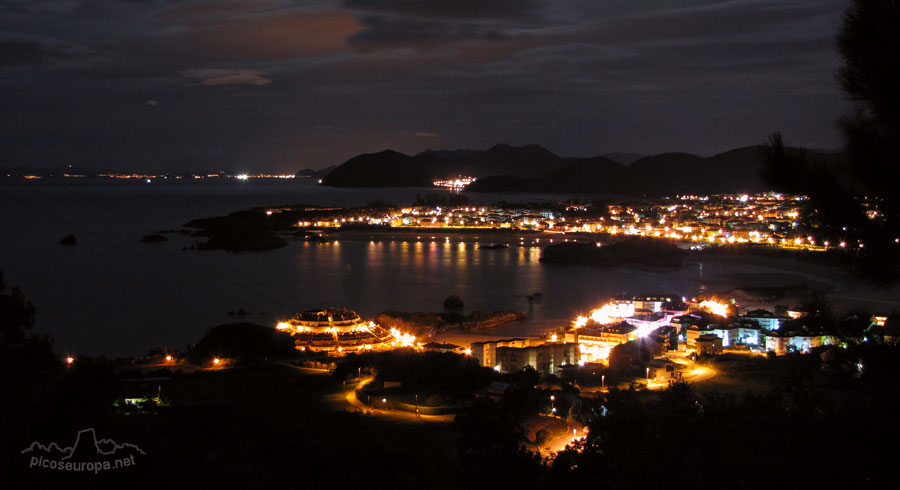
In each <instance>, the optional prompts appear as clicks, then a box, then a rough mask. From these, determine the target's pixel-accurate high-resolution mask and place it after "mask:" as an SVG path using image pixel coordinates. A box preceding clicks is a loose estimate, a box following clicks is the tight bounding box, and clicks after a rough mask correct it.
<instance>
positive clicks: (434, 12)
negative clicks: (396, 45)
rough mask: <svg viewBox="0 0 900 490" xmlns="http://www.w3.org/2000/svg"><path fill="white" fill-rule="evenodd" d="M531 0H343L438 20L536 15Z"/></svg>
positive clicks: (369, 8) (356, 6) (372, 9)
mask: <svg viewBox="0 0 900 490" xmlns="http://www.w3.org/2000/svg"><path fill="white" fill-rule="evenodd" d="M539 5H540V4H539V3H538V2H537V1H533V0H347V1H346V2H344V6H346V7H347V8H350V9H355V10H362V11H367V12H381V13H392V14H398V15H402V16H405V17H431V18H441V19H457V20H471V19H522V18H530V17H534V16H536V15H537V14H538V10H539V8H538V7H539Z"/></svg>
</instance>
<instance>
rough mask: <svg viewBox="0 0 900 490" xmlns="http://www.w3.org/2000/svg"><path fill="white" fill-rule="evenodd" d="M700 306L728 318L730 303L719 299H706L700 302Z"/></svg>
mask: <svg viewBox="0 0 900 490" xmlns="http://www.w3.org/2000/svg"><path fill="white" fill-rule="evenodd" d="M700 308H703V309H704V310H707V311H709V312H710V313H712V314H713V315H718V316H721V317H725V318H728V305H726V304H724V303H719V302H718V301H712V300H706V301H703V302H701V303H700Z"/></svg>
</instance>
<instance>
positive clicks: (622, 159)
mask: <svg viewBox="0 0 900 490" xmlns="http://www.w3.org/2000/svg"><path fill="white" fill-rule="evenodd" d="M602 156H604V157H606V158H609V159H610V160H612V161H614V162H616V163H621V164H622V165H631V164H632V163H634V162H636V161H638V160H640V159H641V158H644V157H645V156H647V155H639V154H637V153H621V152H614V153H605V154H603V155H602Z"/></svg>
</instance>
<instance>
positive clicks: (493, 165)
mask: <svg viewBox="0 0 900 490" xmlns="http://www.w3.org/2000/svg"><path fill="white" fill-rule="evenodd" d="M565 163H566V160H565V159H563V158H560V157H559V156H557V155H554V154H553V153H552V152H550V151H549V150H547V149H545V148H543V147H540V146H538V145H527V146H521V147H515V146H510V145H507V144H500V145H496V146H494V147H492V148H490V149H488V150H485V151H479V150H452V151H440V150H428V151H424V152H422V153H419V154H418V155H415V156H408V155H404V154H403V153H398V152H396V151H393V150H385V151H382V152H379V153H368V154H364V155H359V156H356V157H353V158H351V159H350V160H347V161H346V162H344V163H343V164H342V165H340V166H338V167H337V168H336V169H334V170H333V171H332V172H331V173H330V174H328V175H327V176H325V177H324V178H323V179H322V184H323V185H330V186H335V187H410V186H414V187H429V186H431V185H432V183H433V181H434V180H435V179H442V178H443V179H445V178H451V177H456V176H457V175H468V176H473V177H477V178H482V177H487V176H491V175H511V176H515V177H527V178H533V177H539V176H541V175H544V174H546V173H548V172H552V171H554V170H558V169H560V168H562V167H563V166H564V165H565Z"/></svg>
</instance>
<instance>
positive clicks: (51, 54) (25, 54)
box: [0, 39, 71, 68]
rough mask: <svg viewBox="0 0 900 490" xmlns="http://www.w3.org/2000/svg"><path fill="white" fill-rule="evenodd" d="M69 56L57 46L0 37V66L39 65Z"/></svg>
mask: <svg viewBox="0 0 900 490" xmlns="http://www.w3.org/2000/svg"><path fill="white" fill-rule="evenodd" d="M70 57H71V55H70V54H69V53H67V52H66V51H65V49H62V48H60V47H58V46H50V45H47V44H44V43H41V42H37V41H31V40H24V39H0V68H5V67H10V66H40V65H46V64H50V63H52V62H54V61H58V60H64V59H68V58H70Z"/></svg>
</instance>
